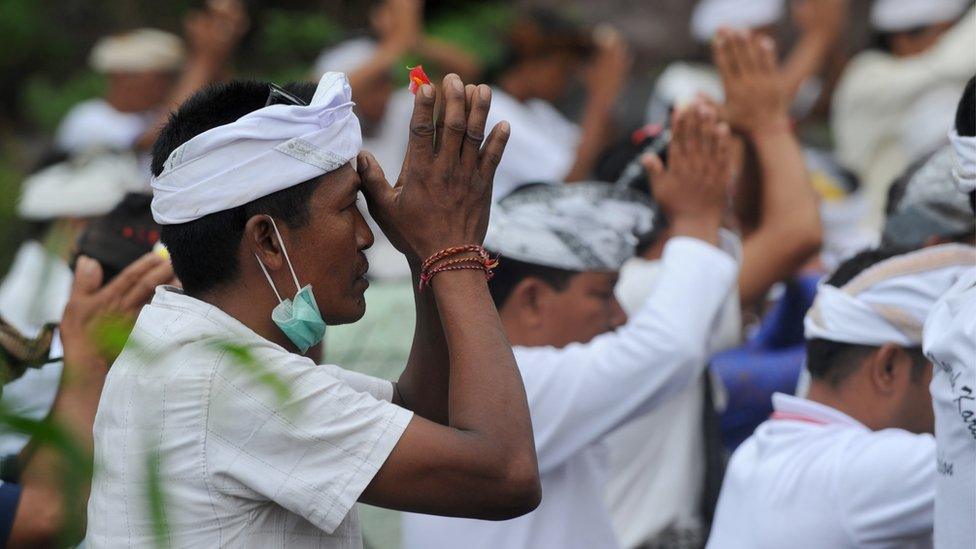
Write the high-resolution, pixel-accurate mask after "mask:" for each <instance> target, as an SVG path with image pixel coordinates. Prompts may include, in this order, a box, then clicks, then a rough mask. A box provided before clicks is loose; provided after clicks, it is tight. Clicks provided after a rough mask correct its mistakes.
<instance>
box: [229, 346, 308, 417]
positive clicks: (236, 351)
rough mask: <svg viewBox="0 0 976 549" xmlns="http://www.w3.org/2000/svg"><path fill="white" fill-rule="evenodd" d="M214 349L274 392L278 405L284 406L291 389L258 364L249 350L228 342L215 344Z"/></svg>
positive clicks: (289, 396) (272, 372)
mask: <svg viewBox="0 0 976 549" xmlns="http://www.w3.org/2000/svg"><path fill="white" fill-rule="evenodd" d="M215 347H216V348H217V349H218V350H220V351H223V352H224V353H227V355H229V356H230V357H231V358H232V359H233V360H234V363H235V364H237V365H238V366H240V367H242V368H244V369H245V370H246V371H248V372H249V373H250V374H251V375H253V376H255V377H256V378H257V380H258V381H259V382H260V383H261V384H262V385H264V386H265V387H267V388H268V389H270V390H271V391H273V392H274V394H275V397H276V398H277V399H278V404H280V405H281V404H285V403H287V402H288V400H289V399H290V398H291V388H290V387H289V386H288V384H287V383H285V381H284V380H282V379H281V378H280V377H278V375H277V374H275V373H274V370H271V369H270V368H268V367H267V366H265V365H264V364H262V363H261V362H258V360H257V359H256V358H254V355H253V354H251V350H250V349H248V348H247V347H245V346H243V345H240V344H237V343H233V342H230V341H222V342H218V343H216V344H215Z"/></svg>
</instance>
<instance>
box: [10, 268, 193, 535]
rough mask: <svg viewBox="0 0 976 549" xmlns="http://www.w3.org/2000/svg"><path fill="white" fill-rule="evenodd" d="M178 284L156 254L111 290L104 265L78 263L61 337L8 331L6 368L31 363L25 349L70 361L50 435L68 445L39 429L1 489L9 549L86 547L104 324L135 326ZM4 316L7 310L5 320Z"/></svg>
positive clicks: (106, 358) (104, 365) (105, 361)
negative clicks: (158, 293) (160, 288)
mask: <svg viewBox="0 0 976 549" xmlns="http://www.w3.org/2000/svg"><path fill="white" fill-rule="evenodd" d="M173 282H174V279H173V270H172V268H171V267H170V266H169V262H167V261H166V260H164V259H162V258H160V257H158V256H157V255H155V254H148V255H146V256H144V257H142V258H141V259H139V260H137V261H135V262H134V263H132V264H131V265H130V266H128V267H127V268H125V269H123V270H122V271H121V273H119V274H118V276H116V277H115V278H114V279H113V280H112V281H111V282H108V283H106V282H105V279H104V277H103V270H102V268H101V266H100V265H99V263H98V262H97V261H95V260H93V259H91V258H89V257H85V256H82V257H79V258H78V262H77V265H76V269H75V273H74V276H73V280H72V282H71V290H70V296H69V298H68V300H67V305H66V307H65V311H64V315H63V318H61V320H60V322H59V324H58V325H57V335H56V336H53V337H52V335H53V334H52V333H50V332H49V333H48V334H47V336H46V337H42V338H40V339H36V340H28V339H26V338H23V337H20V336H19V335H18V334H16V332H15V331H14V330H13V329H12V328H10V326H9V325H6V324H4V327H3V329H2V336H0V353H2V356H0V359H2V364H0V366H2V367H4V368H5V369H9V368H12V367H15V365H16V362H20V361H22V360H23V359H25V358H27V357H26V356H25V355H24V354H23V351H24V350H25V348H30V350H31V351H30V352H31V353H32V354H36V355H43V358H44V359H45V360H58V361H63V364H64V369H63V374H62V372H61V370H59V371H58V373H59V375H58V378H57V391H56V393H57V396H56V398H55V399H54V406H53V408H52V409H51V411H50V414H49V415H48V414H45V415H46V416H47V418H46V421H48V422H50V423H51V426H49V427H46V429H47V430H50V431H53V430H55V429H56V430H58V432H60V433H62V434H63V435H64V437H65V438H63V439H61V442H62V443H63V445H59V444H57V441H58V437H56V436H50V435H49V434H47V433H46V432H45V429H42V428H39V429H37V432H38V433H43V434H39V435H38V436H37V438H35V439H32V441H31V444H30V445H29V446H27V448H25V449H24V451H23V452H21V454H20V455H19V456H18V457H17V461H18V471H17V474H16V475H5V476H4V480H3V481H2V482H0V545H2V546H3V547H10V548H14V547H54V546H59V545H63V544H66V545H73V544H76V543H78V542H79V541H81V539H82V537H83V536H84V533H85V518H84V517H85V508H86V507H87V504H88V490H89V484H90V480H91V479H90V478H85V477H84V475H88V474H90V467H89V466H88V465H86V464H85V462H86V461H87V460H90V459H91V455H92V424H93V423H94V420H95V412H96V409H97V407H98V401H99V397H100V395H101V390H102V385H103V383H104V382H105V375H106V374H107V373H108V368H109V365H110V364H111V363H112V360H113V359H114V356H110V355H106V353H109V352H110V351H108V350H107V349H108V348H107V347H106V344H105V342H104V341H99V340H98V339H97V335H96V334H98V333H100V326H101V324H102V323H103V322H112V323H113V325H117V323H118V322H119V321H120V320H123V321H128V322H131V321H132V320H134V319H135V316H136V315H137V314H138V312H139V309H141V308H142V306H143V305H144V304H146V303H147V302H148V301H149V298H150V296H151V295H152V293H153V291H155V287H156V286H157V285H159V284H165V283H173ZM4 313H5V311H4V310H3V309H2V308H0V316H3V315H4ZM0 323H2V320H0ZM8 387H9V386H8ZM4 396H6V394H5V391H4ZM3 414H4V416H5V419H7V420H8V421H11V422H12V423H14V424H16V422H17V421H21V422H22V421H23V416H19V415H17V414H16V413H11V410H9V409H8V408H6V407H4V409H3ZM31 419H40V418H31ZM42 427H43V426H42ZM25 432H26V431H25ZM75 452H77V453H75ZM77 460H81V462H78V461H77Z"/></svg>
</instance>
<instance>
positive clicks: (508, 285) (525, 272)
mask: <svg viewBox="0 0 976 549" xmlns="http://www.w3.org/2000/svg"><path fill="white" fill-rule="evenodd" d="M578 274H579V273H578V272H576V271H568V270H566V269H559V268H556V267H547V266H543V265H536V264H534V263H526V262H524V261H518V260H516V259H511V258H507V257H500V258H499V265H498V267H497V268H496V269H495V276H494V277H492V279H491V280H490V281H489V282H488V291H489V292H490V293H491V299H492V301H494V302H495V307H497V308H498V309H501V308H502V307H503V306H504V305H505V302H506V301H508V298H509V297H510V296H511V295H512V292H513V291H514V290H515V287H516V286H518V285H519V283H520V282H522V281H523V280H525V279H527V278H537V279H539V280H541V281H542V282H544V283H545V284H546V285H548V286H549V287H550V288H552V289H554V290H556V291H558V292H561V291H563V290H565V289H566V287H567V286H569V281H570V280H571V279H572V278H573V277H574V276H576V275H578Z"/></svg>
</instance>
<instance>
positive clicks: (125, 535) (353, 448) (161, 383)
mask: <svg viewBox="0 0 976 549" xmlns="http://www.w3.org/2000/svg"><path fill="white" fill-rule="evenodd" d="M228 344H230V345H232V347H228ZM235 349H245V350H246V352H247V353H248V354H249V355H250V356H251V357H252V358H253V361H249V360H241V359H240V358H239V357H240V356H241V355H240V354H239V351H236V350H235ZM269 378H272V379H274V380H276V381H270V382H269V381H268V379H269ZM392 391H393V386H392V384H391V383H390V382H388V381H383V380H379V379H376V378H372V377H369V376H364V375H362V374H355V373H353V372H348V371H345V370H342V369H341V368H338V367H336V366H318V365H316V364H315V363H313V362H312V361H311V360H309V359H307V358H305V357H302V356H299V355H296V354H292V353H289V352H287V351H286V350H285V349H283V348H281V347H280V346H278V345H276V344H274V343H271V342H269V341H267V340H266V339H264V338H261V337H260V336H258V335H257V334H255V333H254V332H252V331H251V330H250V329H248V328H247V327H246V326H244V325H243V324H241V323H239V322H238V321H237V320H235V319H234V318H232V317H230V316H228V315H227V314H226V313H224V312H223V311H221V310H220V309H218V308H216V307H213V306H211V305H209V304H207V303H204V302H202V301H199V300H196V299H193V298H191V297H188V296H186V295H183V294H182V293H180V292H179V291H178V290H175V289H172V288H167V287H160V288H159V289H157V292H156V296H155V297H154V299H153V301H152V303H150V304H149V305H147V306H146V307H145V308H144V309H143V311H142V313H141V314H140V315H139V319H138V321H137V322H136V326H135V328H134V330H133V332H132V335H131V336H130V339H129V343H128V344H127V345H126V348H125V349H124V350H123V352H122V354H121V355H120V356H119V358H118V360H116V362H115V364H113V366H112V369H111V370H110V371H109V374H108V377H107V378H106V381H105V388H104V390H103V392H102V397H101V401H100V402H99V407H98V414H97V415H96V418H95V425H94V435H95V461H96V463H97V466H96V469H95V475H94V479H93V481H92V490H91V498H90V500H89V504H88V537H87V546H89V547H125V546H133V545H134V546H148V545H151V544H153V543H154V540H155V538H154V533H153V532H154V521H153V519H152V514H151V512H150V509H151V507H150V501H152V500H151V499H150V496H149V494H150V492H149V486H150V482H149V481H150V480H151V477H150V476H149V474H148V471H149V464H150V462H151V459H152V456H153V453H154V452H158V456H159V466H158V467H159V468H158V470H159V474H158V477H157V478H158V481H159V486H160V488H161V491H162V494H163V502H164V504H165V507H164V508H165V514H166V520H167V524H168V526H169V530H168V537H169V540H168V541H169V543H170V544H171V545H172V546H174V547H200V548H204V547H206V548H210V547H261V548H265V547H332V548H358V547H361V546H362V538H361V533H360V531H359V519H358V516H357V515H356V512H355V509H354V508H353V504H354V503H355V502H356V500H357V499H358V498H359V496H360V494H361V493H362V491H363V490H364V489H365V488H366V486H367V485H368V483H369V482H370V480H371V479H372V478H373V476H374V475H375V474H376V472H377V471H378V470H379V468H380V467H381V466H382V464H383V463H384V461H385V460H386V458H387V457H388V455H389V453H390V452H391V451H392V450H393V447H394V446H395V445H396V443H397V441H398V440H399V438H400V436H401V434H402V433H403V431H404V429H405V428H406V426H407V424H408V423H409V421H410V419H411V417H412V413H411V412H409V411H407V410H405V409H403V408H400V407H398V406H395V405H393V404H391V403H390V402H389V400H390V399H391V397H392Z"/></svg>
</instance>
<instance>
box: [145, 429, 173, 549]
mask: <svg viewBox="0 0 976 549" xmlns="http://www.w3.org/2000/svg"><path fill="white" fill-rule="evenodd" d="M147 446H148V447H150V448H152V450H151V451H149V453H148V454H147V455H146V490H147V494H146V503H147V504H148V505H149V516H150V517H151V519H152V526H153V537H154V538H155V542H156V547H169V541H170V539H169V520H168V519H167V518H166V493H165V492H164V490H163V481H162V476H161V475H160V474H159V448H158V447H154V446H149V445H148V444H147Z"/></svg>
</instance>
